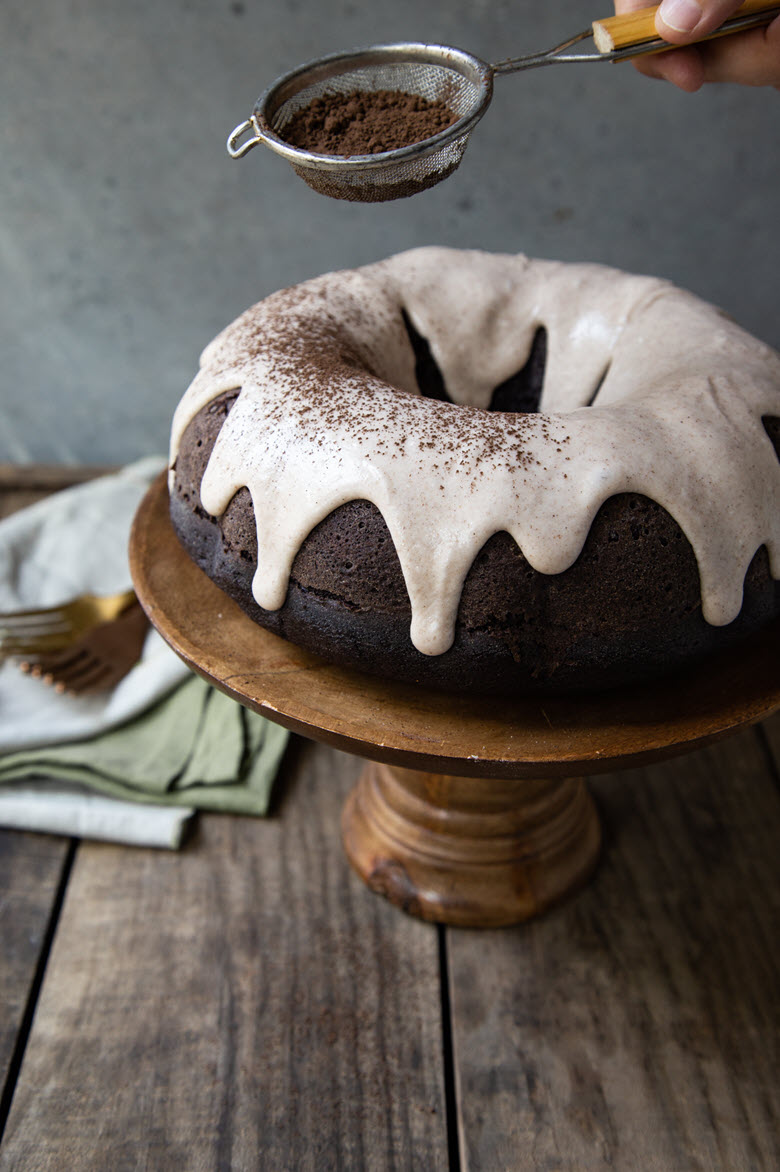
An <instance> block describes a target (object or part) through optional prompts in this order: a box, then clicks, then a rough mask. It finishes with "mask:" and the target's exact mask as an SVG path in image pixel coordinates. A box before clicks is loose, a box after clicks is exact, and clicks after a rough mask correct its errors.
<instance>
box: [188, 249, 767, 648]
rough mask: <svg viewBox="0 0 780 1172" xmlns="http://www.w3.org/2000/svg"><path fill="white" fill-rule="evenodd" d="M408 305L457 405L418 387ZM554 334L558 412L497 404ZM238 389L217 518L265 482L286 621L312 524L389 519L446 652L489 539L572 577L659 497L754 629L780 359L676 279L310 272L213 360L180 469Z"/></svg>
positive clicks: (209, 503) (488, 268)
mask: <svg viewBox="0 0 780 1172" xmlns="http://www.w3.org/2000/svg"><path fill="white" fill-rule="evenodd" d="M402 309H404V310H405V311H406V312H407V314H408V315H409V317H410V319H411V321H412V322H413V324H414V326H415V328H416V329H417V330H418V332H419V333H420V334H421V335H422V336H423V337H424V338H426V339H427V340H428V342H429V345H430V347H431V352H432V354H433V356H434V357H435V359H436V362H437V364H438V366H439V369H440V370H441V372H442V375H443V378H444V381H445V385H446V387H447V392H448V394H449V395H450V397H451V398H452V399H453V400H454V403H440V402H436V401H433V400H430V399H423V398H421V397H420V396H419V393H418V391H417V386H416V381H415V375H414V358H413V354H412V350H411V346H410V344H409V341H408V338H407V336H406V333H405V330H404V327H403V324H402V316H401V310H402ZM539 326H544V327H545V328H546V330H547V334H548V350H547V365H546V369H545V378H544V388H543V393H542V400H541V413H540V414H534V415H519V414H518V415H515V414H501V413H496V412H488V411H486V410H485V408H486V407H487V405H488V403H489V401H490V396H491V394H492V391H493V389H494V388H495V387H496V386H498V385H499V384H500V383H502V382H503V381H504V380H505V379H507V378H509V377H510V376H511V375H513V374H514V373H516V372H517V371H518V370H519V369H520V368H521V367H522V366H523V365H524V363H525V361H526V359H527V357H528V354H529V352H530V348H531V345H532V342H533V338H534V334H535V332H536V330H537V328H538V327H539ZM605 371H606V375H605ZM602 379H603V382H602ZM600 382H601V386H600V388H599V392H598V397H597V400H596V403H595V405H594V406H591V407H586V406H585V405H586V404H587V403H589V402H590V400H591V397H592V394H593V391H594V388H596V387H597V386H598V385H599V383H600ZM239 387H240V388H241V393H240V395H239V397H238V399H237V401H236V403H235V404H234V406H233V407H232V409H231V411H230V414H229V415H228V417H227V419H226V421H225V423H224V425H223V427H222V430H221V432H220V434H219V437H218V439H217V443H216V445H215V448H214V451H213V453H212V455H211V458H210V460H209V464H208V467H207V469H206V473H205V475H204V477H203V483H202V485H201V499H202V502H203V505H204V507H205V508H206V509H207V510H208V511H209V512H210V513H212V514H213V515H215V516H218V515H219V514H221V513H222V512H223V511H224V509H225V508H226V507H227V505H228V504H229V502H230V500H231V499H232V497H233V495H234V494H235V493H236V492H237V491H238V489H239V488H241V487H244V486H245V487H247V488H248V489H249V492H250V493H251V496H252V501H253V504H254V510H255V516H256V519H257V535H258V570H257V574H256V576H255V581H254V585H253V591H254V595H255V598H256V600H257V602H258V603H259V604H260V606H262V607H264V608H265V609H267V610H275V609H277V608H278V607H280V606H282V605H283V603H284V599H285V596H286V593H287V587H288V581H289V575H290V569H291V566H292V563H293V560H294V558H295V555H296V553H297V551H298V549H299V548H300V546H301V543H302V542H303V540H304V539H305V537H306V536H307V534H308V533H309V532H310V531H311V530H312V529H313V528H314V526H315V525H316V524H318V522H319V521H321V520H322V519H323V518H324V517H326V516H327V515H328V514H329V513H330V512H332V510H333V509H335V508H337V507H338V506H339V505H341V504H344V503H346V502H347V501H350V500H356V499H362V500H369V501H372V502H373V503H374V504H375V505H376V506H377V508H378V509H379V510H380V511H381V513H382V515H383V516H384V519H385V521H386V523H387V526H388V529H389V530H390V534H391V536H392V538H393V541H394V543H395V547H396V550H397V552H398V557H399V560H400V563H401V568H402V571H403V574H404V579H405V581H406V585H407V589H408V592H409V597H410V600H411V604H412V626H411V632H410V634H411V639H412V642H413V644H414V645H415V647H417V648H418V650H420V651H421V652H424V653H425V654H427V655H438V654H441V653H443V652H444V651H446V650H447V648H448V647H449V646H450V645H451V642H452V639H453V636H454V626H455V620H456V617H457V609H458V604H459V600H460V593H461V589H462V585H463V581H464V579H465V577H466V574H467V573H468V570H469V568H470V566H471V564H472V562H473V560H474V558H475V557H476V555H477V553H478V552H479V550H480V549H481V548H482V546H483V545H484V543H485V542H486V541H487V539H488V538H489V537H490V536H491V535H492V534H494V533H496V532H499V531H502V530H506V531H507V532H508V533H510V534H511V535H512V537H514V539H515V541H516V542H517V544H518V545H519V546H520V548H521V549H522V551H523V553H524V554H525V556H526V558H527V559H528V561H529V563H530V564H531V565H532V566H533V567H534V568H535V569H536V570H539V571H540V572H542V573H545V574H556V573H560V572H562V571H563V570H565V569H567V568H568V567H569V566H570V565H571V564H572V563H573V562H574V561H575V560H576V558H577V556H578V554H579V553H580V550H581V549H582V546H583V544H584V541H585V539H586V537H587V534H588V532H589V530H590V526H591V523H592V521H593V518H594V517H595V515H596V513H597V512H598V510H599V508H600V506H601V505H602V504H603V502H604V501H605V500H606V499H607V498H608V497H610V496H613V495H615V494H616V493H621V492H637V493H643V494H644V495H646V496H648V497H651V498H652V499H653V500H655V501H657V502H658V503H659V504H660V505H662V506H663V507H664V508H665V509H667V511H668V512H669V513H671V515H672V516H673V517H674V518H675V520H676V521H677V522H678V524H679V525H680V526H681V528H682V529H683V531H684V533H685V534H686V536H687V537H688V540H689V541H690V543H691V545H692V547H693V550H694V553H695V555H696V558H697V561H698V565H699V574H700V580H701V593H702V610H703V614H704V617H705V619H706V620H707V621H708V622H709V623H711V624H713V625H724V624H726V623H729V622H731V621H732V620H733V619H734V618H736V616H737V615H738V613H739V611H740V609H741V606H742V589H743V581H744V577H745V572H746V570H747V568H748V566H749V564H750V561H751V560H752V558H753V555H754V554H755V552H756V550H757V549H758V548H759V547H760V546H761V545H766V546H767V549H768V552H769V557H770V565H771V571H772V574H773V575H774V576H775V577H780V464H779V463H778V460H777V456H776V455H775V452H774V449H773V447H772V444H771V442H770V441H769V439H768V437H767V434H766V432H765V430H764V428H763V425H762V423H761V417H762V415H780V356H778V354H777V353H776V352H775V351H773V350H771V349H770V348H769V347H767V346H765V345H763V343H761V342H758V341H757V340H756V339H754V338H752V337H751V336H750V335H748V334H746V333H745V332H744V331H743V330H741V329H740V328H739V327H738V326H736V325H735V324H733V323H732V322H731V321H729V320H728V319H726V318H725V317H724V315H723V314H721V313H720V312H719V311H718V310H717V309H715V308H714V307H713V306H710V305H707V304H706V303H704V302H702V301H700V300H699V299H698V298H695V297H694V296H692V295H691V294H688V293H685V292H684V291H682V290H680V289H676V288H675V287H674V286H672V285H670V284H669V283H668V282H664V281H660V280H657V279H654V278H649V277H636V276H631V275H628V274H624V273H621V272H618V271H616V270H614V269H609V268H605V267H603V266H599V265H567V264H562V263H555V262H547V261H532V260H529V259H527V258H526V257H522V256H504V255H491V254H486V253H481V252H464V251H456V250H451V249H442V248H425V249H417V250H414V251H412V252H408V253H402V254H400V255H399V256H395V257H392V258H390V259H389V260H386V261H381V262H379V263H377V264H374V265H368V266H366V267H364V268H362V269H358V270H353V271H350V272H343V273H335V274H328V275H326V276H324V277H320V278H317V279H315V280H313V281H309V282H306V283H305V284H303V285H299V286H296V287H295V288H294V289H291V290H285V291H283V292H281V293H278V294H274V295H273V296H272V297H269V298H267V299H266V300H265V301H262V302H260V303H259V305H256V306H254V307H253V308H252V309H250V310H248V311H247V313H245V314H243V315H242V316H241V317H240V318H238V320H237V321H236V322H234V323H233V324H232V325H231V326H229V327H228V328H227V329H226V330H225V331H223V333H222V334H220V335H219V336H218V337H217V338H216V339H215V340H214V342H212V343H211V345H210V346H209V347H207V349H206V350H205V351H204V354H203V356H202V359H201V370H200V372H199V374H198V375H197V377H196V378H195V380H194V381H193V383H192V384H191V386H190V388H189V390H188V391H187V393H186V394H185V396H184V398H183V399H182V401H181V403H180V404H179V407H178V409H177V411H176V414H175V417H174V422H173V430H172V437H171V463H172V464H173V461H174V460H175V458H176V453H177V450H178V445H179V442H180V439H181V436H182V434H183V432H184V430H185V428H186V427H187V425H188V424H189V422H190V421H191V420H192V418H193V417H194V416H195V415H196V414H197V412H198V411H199V410H200V409H201V407H203V406H204V405H205V404H207V403H208V402H210V401H211V400H212V399H214V398H215V397H216V396H217V395H219V394H221V393H222V392H223V391H225V390H231V389H235V388H239Z"/></svg>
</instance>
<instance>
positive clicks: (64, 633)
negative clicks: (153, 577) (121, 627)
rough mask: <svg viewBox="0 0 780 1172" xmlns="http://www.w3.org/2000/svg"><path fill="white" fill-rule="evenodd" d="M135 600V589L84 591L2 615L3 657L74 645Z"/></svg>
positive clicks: (0, 648)
mask: <svg viewBox="0 0 780 1172" xmlns="http://www.w3.org/2000/svg"><path fill="white" fill-rule="evenodd" d="M134 601H135V591H133V590H124V591H122V592H121V593H119V594H107V595H95V594H81V595H79V597H78V598H74V599H72V600H71V601H70V602H64V603H62V604H61V605H60V606H50V607H46V608H45V609H37V610H18V611H13V612H11V613H10V614H3V615H0V657H2V656H8V655H32V656H38V655H44V654H46V653H48V652H52V651H60V650H62V648H64V647H68V646H70V644H71V643H73V642H75V640H76V639H78V638H79V636H80V635H83V634H84V633H85V631H88V630H90V628H92V627H95V626H97V624H98V623H105V622H110V621H111V620H112V619H115V618H117V617H118V616H119V615H120V614H121V613H122V612H123V611H124V610H126V609H127V608H128V607H129V606H131V605H132V603H133V602H134Z"/></svg>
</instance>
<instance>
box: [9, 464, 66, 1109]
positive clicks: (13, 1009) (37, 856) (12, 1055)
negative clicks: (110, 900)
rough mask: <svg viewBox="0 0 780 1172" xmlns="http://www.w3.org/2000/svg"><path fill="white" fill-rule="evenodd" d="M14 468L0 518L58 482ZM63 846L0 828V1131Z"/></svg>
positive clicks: (59, 878)
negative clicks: (19, 473) (22, 472)
mask: <svg viewBox="0 0 780 1172" xmlns="http://www.w3.org/2000/svg"><path fill="white" fill-rule="evenodd" d="M17 473H18V469H17V468H16V467H15V466H9V465H0V517H5V516H9V515H10V514H11V513H13V512H15V511H16V510H17V509H19V508H21V507H23V506H24V505H26V504H32V503H33V502H34V501H36V500H39V499H40V498H41V497H42V496H45V495H46V494H47V493H48V492H50V491H52V490H53V489H54V488H57V487H61V486H62V482H61V480H60V481H58V480H57V477H56V476H55V475H54V470H53V469H49V470H48V472H47V475H46V476H45V477H43V478H41V477H40V476H37V475H35V474H34V469H33V468H32V467H31V468H30V469H29V470H28V471H27V473H26V475H23V476H21V477H20V476H19V475H18V474H17ZM42 479H43V481H44V482H45V483H44V484H42V483H40V482H41V480H42ZM69 482H70V481H69ZM69 849H70V844H69V841H68V840H67V839H62V838H55V837H52V836H50V835H43V834H24V833H20V832H18V831H9V830H0V941H1V942H2V944H1V945H0V1132H1V1131H2V1126H3V1123H4V1121H5V1113H6V1108H7V1103H8V1101H9V1100H10V1095H11V1092H12V1090H13V1085H12V1084H13V1079H14V1077H15V1074H16V1064H17V1063H18V1060H19V1057H20V1053H21V1050H22V1049H23V1045H24V1030H25V1028H26V1025H27V1022H26V1018H27V1015H28V1012H29V1010H30V1007H31V998H33V997H34V994H35V991H36V986H37V983H38V980H39V977H40V973H39V968H40V966H41V964H42V963H43V961H44V960H45V953H46V949H47V946H48V933H49V928H50V926H51V920H52V915H53V914H54V910H55V907H56V903H57V899H58V895H59V891H60V885H61V883H62V881H63V876H64V873H65V870H66V867H67V860H68V854H69Z"/></svg>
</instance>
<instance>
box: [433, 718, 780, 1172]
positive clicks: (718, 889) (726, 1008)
mask: <svg viewBox="0 0 780 1172" xmlns="http://www.w3.org/2000/svg"><path fill="white" fill-rule="evenodd" d="M592 789H593V791H594V793H595V795H596V798H597V800H598V802H599V805H600V808H601V811H602V815H603V819H604V824H605V831H606V835H605V837H606V843H605V856H604V859H603V862H602V864H601V867H600V870H599V871H598V873H597V876H596V878H595V880H594V881H593V883H592V884H591V885H590V887H588V888H587V889H585V890H584V891H583V892H582V893H581V894H580V895H579V896H577V897H575V898H574V899H573V900H571V901H570V902H569V903H567V904H565V905H564V906H562V907H560V908H559V909H558V910H557V911H556V912H554V913H552V914H550V915H548V916H547V917H546V918H543V919H541V920H539V921H535V922H531V923H529V924H528V925H525V926H523V927H521V928H519V929H511V930H504V931H493V932H486V933H481V934H478V935H477V934H473V933H465V932H462V931H457V930H450V931H448V946H449V968H450V974H451V999H452V1004H453V1035H454V1048H455V1062H456V1083H457V1087H458V1096H459V1111H460V1134H461V1147H462V1151H463V1157H464V1167H466V1168H469V1169H474V1170H476V1169H494V1168H502V1169H503V1168H507V1169H508V1168H512V1169H523V1170H526V1169H528V1170H533V1169H540V1170H541V1169H545V1170H546V1169H552V1168H555V1169H561V1170H568V1169H572V1170H574V1169H576V1170H577V1172H587V1170H588V1169H603V1168H605V1167H609V1168H611V1169H616V1170H618V1172H622V1170H625V1172H635V1170H636V1169H642V1172H670V1170H675V1172H677V1170H680V1172H682V1170H683V1169H684V1170H686V1172H687V1170H688V1169H696V1170H704V1169H713V1170H715V1169H717V1170H724V1172H725V1170H726V1169H729V1170H736V1169H740V1170H741V1169H750V1170H751V1172H759V1170H761V1169H767V1172H768V1170H770V1169H771V1170H774V1169H776V1168H778V1167H780V1097H779V1094H778V1071H780V1028H779V1021H778V1012H777V990H778V987H780V956H779V955H778V951H779V950H778V938H779V934H778V928H780V883H778V879H780V874H779V871H780V852H778V847H777V843H778V832H779V831H780V796H779V795H778V791H777V789H776V786H775V783H774V780H773V778H772V777H771V776H770V771H769V769H768V768H767V757H766V753H765V751H764V749H763V747H762V746H761V744H760V743H759V737H758V734H757V732H756V730H752V729H751V730H747V731H745V732H743V733H741V734H739V735H738V736H736V737H734V738H732V739H730V740H728V741H726V742H724V743H723V744H721V745H718V746H715V747H711V748H709V749H706V750H701V751H699V752H698V753H695V754H691V755H690V756H688V757H681V758H678V759H677V760H674V761H670V762H667V763H665V764H664V765H656V766H653V767H651V768H646V769H637V770H633V771H630V772H625V773H618V774H614V775H607V776H605V777H602V778H599V779H594V780H593V782H592Z"/></svg>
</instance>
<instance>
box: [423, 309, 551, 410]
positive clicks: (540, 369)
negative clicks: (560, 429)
mask: <svg viewBox="0 0 780 1172" xmlns="http://www.w3.org/2000/svg"><path fill="white" fill-rule="evenodd" d="M401 313H402V315H403V322H404V326H405V328H406V332H407V334H408V336H409V341H410V343H411V346H412V350H413V351H414V373H415V377H416V378H417V386H418V387H419V390H420V394H421V395H423V396H424V397H425V398H426V399H439V400H440V401H442V402H445V403H452V401H453V400H452V399H451V398H450V396H449V395H448V394H447V388H446V386H445V385H444V378H443V377H442V373H441V371H440V370H439V367H438V365H437V363H436V359H435V358H434V357H433V355H432V354H431V348H430V346H429V345H428V340H427V339H426V338H424V337H423V336H422V334H420V333H419V332H418V331H417V330H416V329H415V327H414V325H413V323H412V321H411V319H410V317H409V315H408V313H407V312H406V310H403V309H402V310H401ZM546 363H547V330H546V329H545V328H544V326H539V327H538V329H537V331H536V333H535V334H534V340H533V342H532V343H531V351H530V353H529V355H528V358H527V360H526V363H525V365H524V366H523V367H522V369H521V370H518V372H517V374H513V375H511V376H510V378H508V379H506V381H505V382H503V383H501V384H500V386H497V387H496V388H495V390H494V391H493V394H492V395H491V397H490V403H489V404H488V411H508V412H518V411H522V412H524V413H525V414H533V413H535V412H537V411H538V410H539V401H540V399H541V397H542V385H543V383H544V368H545V365H546Z"/></svg>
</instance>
